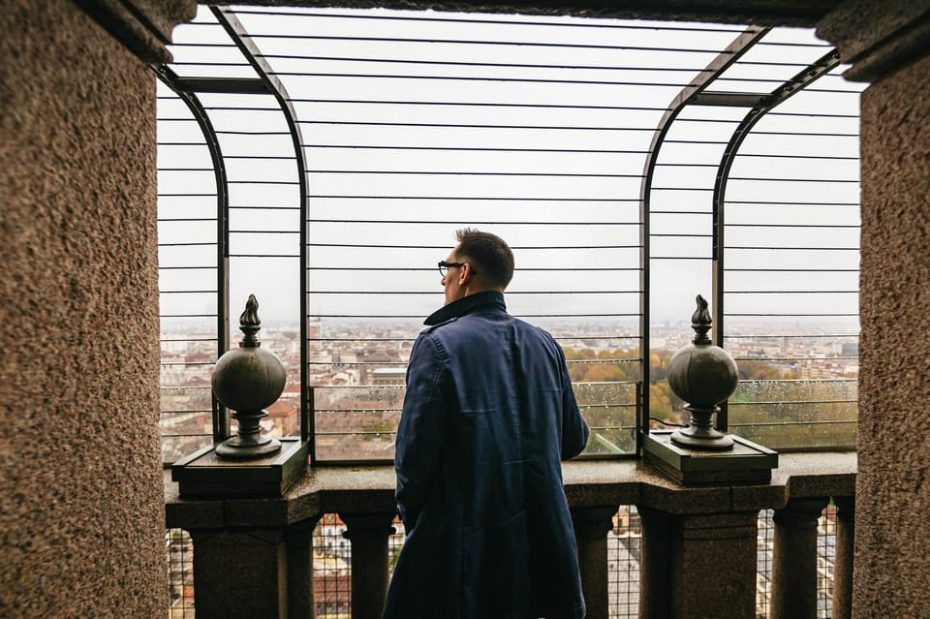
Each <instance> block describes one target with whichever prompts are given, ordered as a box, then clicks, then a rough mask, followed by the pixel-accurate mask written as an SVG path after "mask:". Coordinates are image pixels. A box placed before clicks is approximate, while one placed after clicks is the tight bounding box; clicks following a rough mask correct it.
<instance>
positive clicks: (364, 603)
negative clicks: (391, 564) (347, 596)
mask: <svg viewBox="0 0 930 619" xmlns="http://www.w3.org/2000/svg"><path fill="white" fill-rule="evenodd" d="M339 517H340V518H342V521H343V522H345V523H346V526H347V527H348V530H347V531H346V532H345V533H343V535H344V536H345V537H346V539H348V540H349V541H350V542H351V543H352V619H380V618H381V614H382V613H383V612H384V601H385V598H386V597H387V587H388V537H390V535H391V534H392V533H394V527H392V526H391V521H392V520H393V519H394V514H393V513H380V514H343V513H340V514H339Z"/></svg>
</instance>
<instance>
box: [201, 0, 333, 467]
mask: <svg viewBox="0 0 930 619" xmlns="http://www.w3.org/2000/svg"><path fill="white" fill-rule="evenodd" d="M210 10H211V11H212V12H213V15H214V16H215V17H216V19H217V21H218V22H219V23H220V25H221V26H222V27H223V29H224V30H226V33H227V34H228V35H229V37H230V38H231V39H232V41H233V43H235V44H236V46H237V47H238V48H239V51H240V52H241V53H242V55H243V56H244V57H245V59H246V60H247V61H248V63H249V64H250V65H251V66H252V68H253V69H254V70H255V72H256V73H257V74H258V76H259V78H260V79H261V81H262V82H263V83H264V84H265V87H266V88H267V90H268V94H271V95H273V96H274V98H275V99H276V100H277V102H278V106H279V107H280V109H281V113H282V114H284V119H285V121H286V122H287V127H288V130H289V132H290V134H291V141H292V143H293V145H294V157H295V160H296V162H297V174H298V179H297V180H298V183H299V185H298V187H299V190H300V253H299V255H300V269H301V278H300V384H301V386H302V387H303V392H302V394H301V398H300V437H301V440H304V441H306V440H308V439H311V440H310V441H309V442H310V445H309V447H310V462H311V463H315V462H316V438H315V437H313V436H311V434H312V433H313V428H314V426H315V421H314V411H313V405H312V402H311V398H312V395H311V394H312V391H311V389H310V386H309V385H308V384H307V380H308V373H307V362H308V361H309V359H308V356H307V305H308V303H307V294H308V287H307V270H306V269H307V218H308V199H307V194H308V189H307V165H306V161H305V160H304V151H303V138H302V136H301V133H300V125H298V124H297V113H296V111H295V110H294V107H293V106H292V105H291V102H290V96H289V95H288V92H287V89H286V88H285V87H284V84H283V83H281V80H279V79H278V78H277V77H276V76H274V75H273V74H272V73H273V72H272V69H271V65H269V64H268V62H267V61H266V60H265V59H264V58H263V57H262V56H261V50H259V48H258V46H257V45H255V42H254V41H252V39H251V38H249V34H248V32H247V31H246V29H245V27H244V26H243V25H242V22H240V21H239V19H238V18H237V17H236V15H235V13H234V12H233V11H232V10H231V9H229V8H226V7H211V8H210Z"/></svg>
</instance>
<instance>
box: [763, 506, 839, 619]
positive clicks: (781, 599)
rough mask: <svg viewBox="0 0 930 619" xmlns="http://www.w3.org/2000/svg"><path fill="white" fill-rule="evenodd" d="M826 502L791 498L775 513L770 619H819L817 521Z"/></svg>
mask: <svg viewBox="0 0 930 619" xmlns="http://www.w3.org/2000/svg"><path fill="white" fill-rule="evenodd" d="M826 506H827V499H825V498H812V499H791V500H790V501H788V505H786V506H785V507H784V509H777V510H775V516H774V518H773V521H774V522H775V536H774V541H775V551H774V556H773V558H772V603H771V605H770V609H769V618H770V619H806V618H808V617H810V618H811V619H813V618H814V617H816V616H817V519H818V518H819V517H820V514H821V512H823V508H824V507H826Z"/></svg>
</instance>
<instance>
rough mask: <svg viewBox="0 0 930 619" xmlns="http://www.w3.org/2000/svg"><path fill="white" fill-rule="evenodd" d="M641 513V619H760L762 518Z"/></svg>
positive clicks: (747, 514)
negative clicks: (759, 536)
mask: <svg viewBox="0 0 930 619" xmlns="http://www.w3.org/2000/svg"><path fill="white" fill-rule="evenodd" d="M638 509H639V514H640V519H641V522H642V531H643V537H642V558H641V564H640V585H639V586H640V596H639V600H640V602H639V603H640V606H639V616H640V617H641V618H643V619H669V618H671V619H685V618H687V617H728V618H732V619H754V618H755V616H756V613H755V606H756V562H757V544H756V535H757V531H758V529H757V523H756V521H757V518H758V512H756V511H739V512H726V513H709V514H671V513H667V512H664V511H659V510H655V509H648V508H643V507H639V508H638Z"/></svg>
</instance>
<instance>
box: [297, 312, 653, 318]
mask: <svg viewBox="0 0 930 619" xmlns="http://www.w3.org/2000/svg"><path fill="white" fill-rule="evenodd" d="M641 315H642V314H640V313H629V314H624V313H614V314H607V313H605V314H515V316H516V317H517V318H626V317H638V316H641ZM307 318H372V319H374V318H384V319H408V318H409V319H412V320H423V318H424V316H423V315H422V314H308V315H307Z"/></svg>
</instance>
